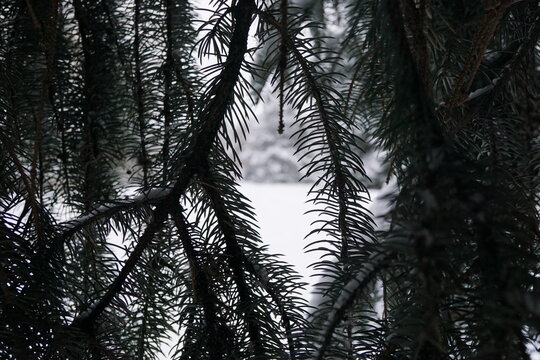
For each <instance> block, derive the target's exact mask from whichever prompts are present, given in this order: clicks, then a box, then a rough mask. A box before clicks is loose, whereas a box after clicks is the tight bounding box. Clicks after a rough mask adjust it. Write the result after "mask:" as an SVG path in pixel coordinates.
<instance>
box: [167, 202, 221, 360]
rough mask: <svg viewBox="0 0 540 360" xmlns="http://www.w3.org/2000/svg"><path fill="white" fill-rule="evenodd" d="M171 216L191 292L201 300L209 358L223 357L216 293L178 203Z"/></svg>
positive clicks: (217, 358) (198, 300)
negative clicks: (188, 274) (185, 265)
mask: <svg viewBox="0 0 540 360" xmlns="http://www.w3.org/2000/svg"><path fill="white" fill-rule="evenodd" d="M171 216H172V219H173V221H174V223H175V225H176V228H177V229H178V236H179V237H180V241H181V242H182V247H183V248H184V253H185V254H186V258H187V259H188V262H189V267H190V270H191V276H192V282H193V292H194V296H195V299H196V302H201V304H202V307H203V312H204V320H205V322H204V324H205V328H206V330H207V331H208V333H207V336H206V338H205V342H206V346H207V349H208V353H209V356H210V359H211V360H220V359H225V357H226V356H227V354H226V353H224V352H223V350H225V349H226V344H224V343H223V340H225V338H224V337H223V334H220V333H219V330H220V324H219V318H218V310H217V305H216V304H217V302H218V301H217V298H216V295H215V294H214V293H213V292H212V289H211V288H210V284H209V281H208V280H209V279H208V277H207V274H206V273H205V271H204V270H203V267H202V266H201V264H200V262H199V259H198V258H197V253H196V251H195V248H194V246H193V242H192V240H191V236H190V234H189V230H188V224H187V221H186V219H185V217H184V215H183V214H182V210H181V209H180V205H178V207H177V208H173V210H172V211H171Z"/></svg>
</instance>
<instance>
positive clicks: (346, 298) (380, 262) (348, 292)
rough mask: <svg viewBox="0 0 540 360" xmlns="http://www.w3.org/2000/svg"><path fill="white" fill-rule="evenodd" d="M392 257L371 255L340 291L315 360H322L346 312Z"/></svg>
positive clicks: (323, 332)
mask: <svg viewBox="0 0 540 360" xmlns="http://www.w3.org/2000/svg"><path fill="white" fill-rule="evenodd" d="M391 255H392V253H391V252H388V251H383V252H379V253H373V254H372V255H371V256H370V257H369V258H368V259H367V260H366V262H365V263H364V265H363V267H362V268H361V269H360V271H358V272H357V273H356V275H354V277H353V279H351V280H350V281H349V282H348V283H347V284H346V285H345V286H344V287H343V289H342V290H341V293H340V295H339V296H338V298H337V299H336V300H335V301H334V305H333V307H332V310H331V311H330V312H329V314H328V318H327V321H326V324H325V325H324V329H323V330H322V332H321V345H320V346H319V348H318V351H317V354H316V355H315V359H316V360H323V359H324V355H325V353H326V350H327V349H328V347H329V346H330V343H331V341H332V337H333V334H334V331H335V330H336V327H337V326H338V325H339V323H340V322H341V321H342V320H343V318H344V316H345V315H346V313H347V310H348V309H349V308H350V307H351V306H352V305H353V303H354V301H355V300H356V299H357V296H358V294H359V293H361V292H362V291H363V290H364V289H365V288H366V286H367V285H369V283H370V282H371V281H372V280H373V279H374V277H375V276H376V275H377V273H378V272H379V271H380V270H382V269H383V268H384V267H385V266H386V265H387V264H386V260H388V259H389V258H390V256H391Z"/></svg>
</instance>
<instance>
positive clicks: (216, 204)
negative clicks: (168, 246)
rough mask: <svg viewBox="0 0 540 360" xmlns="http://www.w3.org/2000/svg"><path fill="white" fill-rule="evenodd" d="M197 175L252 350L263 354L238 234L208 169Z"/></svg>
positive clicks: (263, 350) (259, 330)
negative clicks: (218, 233) (222, 242)
mask: <svg viewBox="0 0 540 360" xmlns="http://www.w3.org/2000/svg"><path fill="white" fill-rule="evenodd" d="M199 176H200V177H201V185H202V186H203V188H204V190H205V191H206V193H207V194H208V196H209V198H210V201H211V205H212V209H213V210H214V213H215V215H216V218H217V222H218V226H219V228H220V230H221V232H222V234H223V237H224V240H225V254H226V255H227V261H228V263H229V266H230V268H231V270H232V272H233V280H234V282H235V284H236V288H237V290H238V296H239V297H240V310H241V311H242V312H243V313H244V316H245V321H246V323H247V326H248V333H249V337H250V340H251V343H252V345H253V351H254V353H255V354H258V355H261V354H265V353H266V351H265V349H264V346H263V343H262V340H261V329H260V326H259V323H258V322H257V321H256V320H255V319H254V316H253V314H252V312H253V311H254V309H255V307H256V304H255V302H254V301H253V298H252V293H251V291H250V289H249V286H248V284H247V283H246V279H245V274H244V271H243V258H244V255H243V251H242V248H241V246H240V244H239V243H238V236H237V234H236V230H235V228H234V225H233V224H234V220H233V219H232V218H231V216H230V214H229V211H228V209H227V207H226V205H225V202H224V200H223V198H222V196H221V195H220V193H219V191H218V190H217V185H216V184H215V183H214V180H213V179H212V178H211V175H210V173H209V171H207V170H203V171H202V172H201V174H200V175H199Z"/></svg>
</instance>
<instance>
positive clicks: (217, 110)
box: [57, 0, 262, 350]
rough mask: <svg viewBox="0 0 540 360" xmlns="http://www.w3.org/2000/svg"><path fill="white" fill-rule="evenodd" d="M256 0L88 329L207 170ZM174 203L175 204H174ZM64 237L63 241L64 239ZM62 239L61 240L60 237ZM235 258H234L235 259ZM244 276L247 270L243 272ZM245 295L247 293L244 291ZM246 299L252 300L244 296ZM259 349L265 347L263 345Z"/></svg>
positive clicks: (240, 16)
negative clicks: (179, 161)
mask: <svg viewBox="0 0 540 360" xmlns="http://www.w3.org/2000/svg"><path fill="white" fill-rule="evenodd" d="M254 11H255V3H254V2H253V0H240V1H239V2H238V4H237V5H236V7H235V8H234V9H233V15H234V18H235V28H234V31H233V34H232V37H231V43H230V47H229V54H228V56H227V61H226V63H225V66H224V68H223V70H222V72H221V73H220V75H219V79H218V82H217V83H216V85H215V87H214V88H213V89H212V90H213V91H211V95H213V96H212V98H211V100H210V101H209V102H208V105H207V106H206V107H205V108H204V109H203V110H202V113H201V115H200V117H201V119H200V120H201V121H202V123H203V127H202V129H201V130H200V132H199V133H198V134H197V137H196V138H195V144H194V145H193V148H192V149H191V153H190V155H189V157H188V158H187V160H186V163H185V165H184V171H182V172H181V175H180V177H179V178H178V179H177V181H176V184H175V185H174V187H173V188H172V190H171V192H170V194H169V195H168V196H167V197H165V198H164V199H163V200H161V201H160V202H159V204H158V205H157V206H156V208H155V210H154V211H153V216H152V221H151V222H150V224H149V225H148V226H147V227H146V229H145V231H144V233H143V234H142V236H141V238H140V239H139V241H138V243H137V246H136V247H135V249H134V251H133V252H132V254H131V255H130V257H129V258H128V260H127V261H126V263H125V265H124V267H123V268H122V270H121V271H120V274H119V275H118V277H117V278H116V279H115V280H114V281H113V283H112V284H111V285H110V286H109V287H108V289H107V291H106V293H105V294H104V295H103V297H102V298H101V299H100V300H98V301H97V302H95V303H94V304H93V305H91V306H90V307H89V308H88V309H87V310H86V311H85V312H83V313H82V314H80V315H79V316H77V317H76V319H75V320H74V322H73V324H74V325H76V326H78V327H82V328H86V329H88V327H90V326H92V325H93V322H94V321H95V320H96V319H97V318H98V317H99V315H100V314H101V313H102V312H103V311H104V310H105V309H106V308H107V307H108V306H109V304H110V303H111V301H112V300H113V299H114V297H115V296H116V295H117V294H118V293H119V292H120V291H121V290H122V287H123V285H124V282H125V281H126V279H127V277H128V275H129V274H130V273H131V271H132V270H133V269H134V267H135V265H136V263H137V262H138V260H139V259H140V257H141V255H142V253H143V251H144V250H145V249H146V247H147V246H148V245H149V244H150V243H151V241H152V238H153V237H154V235H155V233H156V232H157V231H158V230H159V229H160V228H161V226H162V224H163V222H164V221H165V219H166V217H167V214H168V212H170V211H171V209H174V206H176V203H177V202H178V199H179V198H180V196H182V195H183V194H184V192H185V190H186V188H187V186H188V185H189V183H190V181H191V179H192V178H193V176H194V175H195V174H196V173H198V172H200V171H201V170H203V169H202V168H201V164H202V163H203V162H206V158H207V156H208V154H209V152H210V149H211V147H212V145H213V143H214V141H215V138H216V136H217V133H218V130H219V128H220V127H221V125H222V122H223V118H224V116H225V113H226V111H227V108H228V106H229V104H230V101H231V94H233V90H234V87H235V85H236V82H237V80H238V77H239V74H240V68H241V65H242V62H243V59H244V55H245V53H246V51H247V38H248V34H249V28H250V26H251V22H252V18H253V14H254ZM171 204H173V205H172V206H171ZM63 240H65V239H61V241H60V243H63ZM57 242H58V241H57ZM230 245H231V251H233V252H234V244H230ZM231 261H233V262H234V259H232V260H231ZM239 275H240V276H243V273H241V272H240V274H239ZM244 295H245V294H244ZM244 300H248V298H247V299H246V298H245V297H244ZM255 330H257V329H256V328H254V327H253V326H251V329H250V333H251V335H253V336H254V337H255V338H256V337H257V336H255V334H256V333H257V334H258V331H255ZM255 349H256V350H257V349H258V350H261V349H262V347H260V345H258V346H256V347H255Z"/></svg>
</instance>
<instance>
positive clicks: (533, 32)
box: [457, 14, 540, 106]
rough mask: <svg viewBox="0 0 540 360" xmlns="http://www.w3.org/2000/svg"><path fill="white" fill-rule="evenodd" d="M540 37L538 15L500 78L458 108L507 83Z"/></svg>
mask: <svg viewBox="0 0 540 360" xmlns="http://www.w3.org/2000/svg"><path fill="white" fill-rule="evenodd" d="M539 36H540V19H539V18H538V14H537V15H536V20H535V21H534V25H533V26H532V27H531V28H530V30H529V33H528V35H527V37H526V39H525V40H524V41H523V42H522V43H521V44H520V45H519V47H518V49H517V51H516V52H515V53H514V55H513V57H512V58H511V59H510V61H509V62H508V63H507V64H506V65H505V66H504V68H503V71H502V72H501V74H500V75H499V76H497V77H496V78H494V79H493V80H491V83H490V84H488V85H486V86H484V87H481V88H479V89H476V90H474V91H471V92H470V93H469V95H468V96H467V98H466V99H464V100H463V101H462V102H461V103H458V104H457V106H459V105H462V104H464V103H466V102H469V101H473V100H477V99H478V98H479V97H482V96H484V95H486V94H488V93H490V92H492V91H493V90H494V89H495V88H497V87H500V86H502V84H504V83H505V81H507V80H508V79H509V78H510V77H511V75H512V73H513V71H514V70H515V68H516V67H517V65H519V63H520V62H521V60H522V59H523V57H524V56H525V55H526V54H527V52H528V51H530V49H531V47H533V46H534V44H535V43H536V42H537V41H538V38H539Z"/></svg>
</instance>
